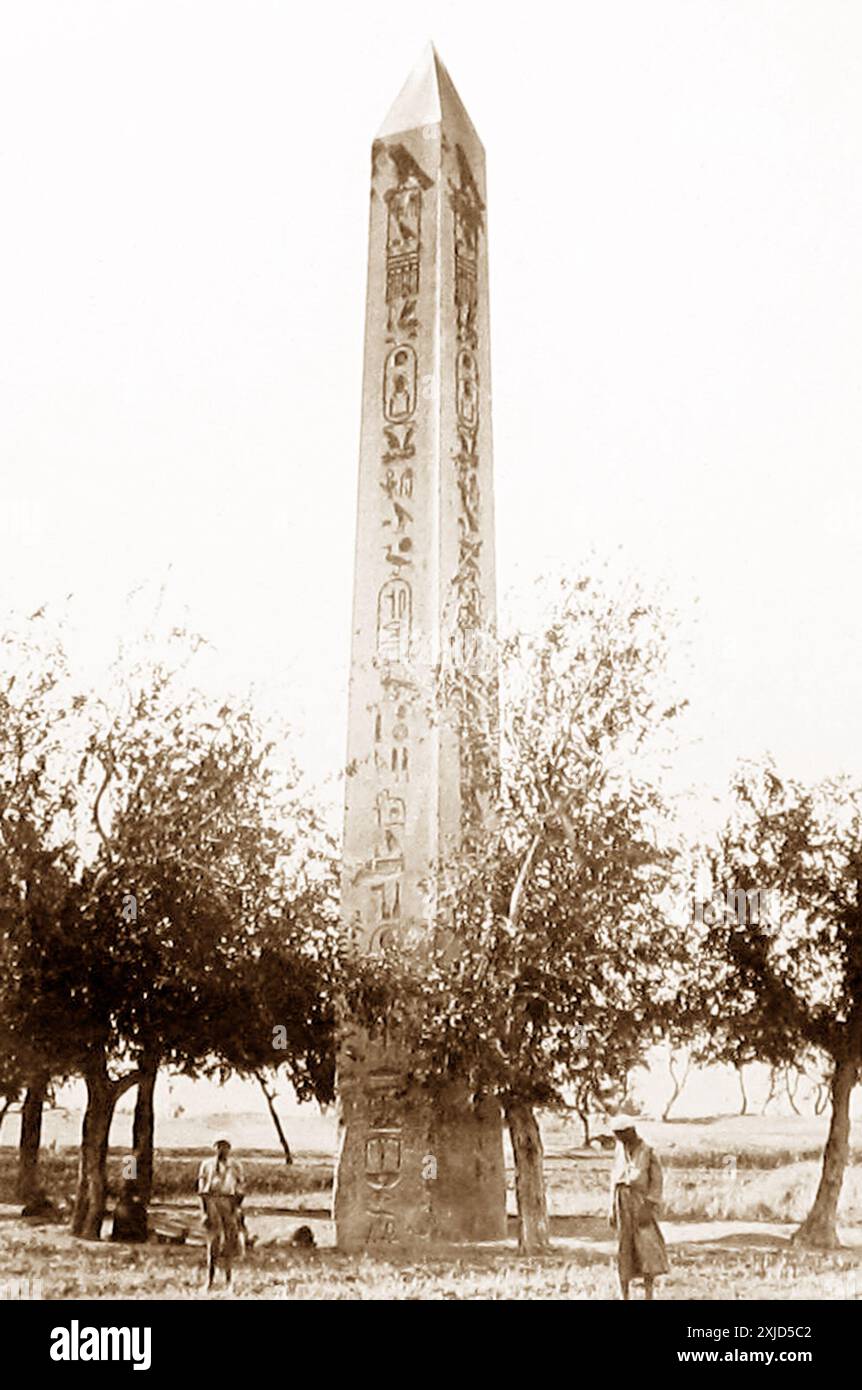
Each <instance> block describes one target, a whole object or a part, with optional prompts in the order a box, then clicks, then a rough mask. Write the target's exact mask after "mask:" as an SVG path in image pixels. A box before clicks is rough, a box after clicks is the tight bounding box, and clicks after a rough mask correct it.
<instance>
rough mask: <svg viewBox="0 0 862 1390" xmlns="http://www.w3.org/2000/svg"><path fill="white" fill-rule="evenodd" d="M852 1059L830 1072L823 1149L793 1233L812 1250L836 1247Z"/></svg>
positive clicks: (853, 1068)
mask: <svg viewBox="0 0 862 1390" xmlns="http://www.w3.org/2000/svg"><path fill="white" fill-rule="evenodd" d="M857 1076H858V1066H857V1064H856V1062H855V1061H847V1060H845V1061H842V1062H838V1063H837V1065H836V1067H835V1071H834V1073H833V1076H832V1118H831V1120H830V1122H829V1135H828V1137H827V1139H826V1148H825V1149H824V1150H823V1168H822V1170H821V1173H820V1184H819V1186H818V1188H817V1196H816V1197H815V1198H814V1205H813V1207H812V1208H811V1210H810V1212H809V1213H808V1215H807V1216H806V1218H805V1220H804V1221H803V1223H802V1225H801V1226H800V1227H799V1229H798V1230H797V1231H795V1232H794V1234H793V1241H794V1243H795V1244H797V1245H805V1246H808V1247H810V1248H811V1249H814V1250H837V1249H839V1248H840V1241H839V1239H838V1228H837V1220H838V1199H839V1198H840V1196H841V1186H842V1184H843V1182H844V1171H845V1169H846V1167H847V1159H848V1157H849V1153H850V1096H851V1093H852V1091H853V1087H854V1086H855V1084H856V1079H857Z"/></svg>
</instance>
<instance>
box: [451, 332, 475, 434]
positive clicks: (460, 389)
mask: <svg viewBox="0 0 862 1390" xmlns="http://www.w3.org/2000/svg"><path fill="white" fill-rule="evenodd" d="M455 393H456V404H457V408H458V423H459V425H463V426H464V427H465V428H466V429H467V430H472V431H475V429H476V427H477V426H478V424H479V366H478V363H477V362H476V358H475V356H474V354H473V351H472V349H471V348H466V347H463V348H461V350H460V352H459V353H458V357H457V359H456V363H455Z"/></svg>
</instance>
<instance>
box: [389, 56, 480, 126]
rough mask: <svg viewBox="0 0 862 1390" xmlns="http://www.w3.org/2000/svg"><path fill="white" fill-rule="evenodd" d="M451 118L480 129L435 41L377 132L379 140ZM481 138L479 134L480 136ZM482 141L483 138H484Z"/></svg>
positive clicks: (420, 60)
mask: <svg viewBox="0 0 862 1390" xmlns="http://www.w3.org/2000/svg"><path fill="white" fill-rule="evenodd" d="M448 120H453V121H455V122H456V123H457V122H459V121H463V122H465V123H466V125H467V127H468V128H469V129H470V130H471V131H472V132H473V134H474V135H476V130H475V127H474V125H473V122H472V121H471V120H470V117H469V116H468V115H467V111H466V109H465V107H464V103H463V102H462V100H461V98H460V97H459V95H458V93H457V91H456V90H455V85H454V83H453V81H452V79H451V77H450V76H449V74H448V72H447V71H446V68H445V65H444V64H443V62H442V60H441V58H440V55H439V53H438V52H437V50H436V48H435V47H434V45H433V43H429V44H427V45H426V47H425V48H424V50H423V52H422V56H421V58H420V59H419V62H418V63H417V64H416V66H415V68H414V69H413V71H412V72H411V74H410V76H409V77H408V79H407V81H406V82H405V83H404V86H403V87H402V88H401V91H400V92H399V93H398V96H397V97H396V98H395V101H394V102H393V103H392V105H391V107H390V108H389V112H388V114H387V116H386V119H385V120H384V122H383V124H382V125H381V127H380V129H379V130H378V132H377V138H378V140H383V139H385V138H386V137H387V136H390V135H400V134H401V133H402V132H403V131H406V130H417V129H419V128H420V127H422V126H433V125H440V124H441V123H443V122H446V121H448ZM476 138H477V140H478V138H479V137H478V135H476ZM480 143H481V141H480Z"/></svg>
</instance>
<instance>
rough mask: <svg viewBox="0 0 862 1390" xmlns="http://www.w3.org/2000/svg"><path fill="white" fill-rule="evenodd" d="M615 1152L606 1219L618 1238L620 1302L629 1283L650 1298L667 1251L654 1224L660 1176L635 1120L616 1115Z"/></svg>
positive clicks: (663, 1270) (665, 1266)
mask: <svg viewBox="0 0 862 1390" xmlns="http://www.w3.org/2000/svg"><path fill="white" fill-rule="evenodd" d="M611 1132H612V1134H613V1136H614V1139H615V1140H616V1144H617V1150H616V1154H615V1156H614V1165H613V1169H612V1171H611V1194H610V1195H611V1205H610V1213H609V1220H610V1224H611V1228H612V1229H613V1230H616V1233H617V1242H618V1245H617V1268H618V1270H619V1276H620V1289H621V1290H622V1295H623V1298H624V1299H628V1296H629V1284H630V1282H631V1281H632V1279H643V1281H644V1297H645V1298H648V1299H651V1298H652V1294H653V1280H654V1279H655V1276H656V1275H657V1274H667V1272H668V1263H667V1250H666V1248H665V1243H664V1238H663V1236H662V1233H661V1231H660V1230H659V1225H658V1221H657V1219H656V1218H657V1216H658V1210H659V1206H660V1204H661V1191H662V1171H661V1164H660V1163H659V1161H658V1157H657V1155H656V1154H655V1153H654V1152H653V1150H652V1149H651V1148H650V1146H649V1144H645V1143H644V1141H643V1140H642V1139H641V1137H640V1136H639V1134H638V1132H637V1130H636V1128H635V1124H634V1120H633V1119H632V1118H631V1117H630V1116H628V1115H618V1116H617V1118H616V1119H615V1120H614V1121H613V1123H612V1125H611Z"/></svg>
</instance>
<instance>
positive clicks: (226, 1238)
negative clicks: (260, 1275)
mask: <svg viewBox="0 0 862 1390" xmlns="http://www.w3.org/2000/svg"><path fill="white" fill-rule="evenodd" d="M213 1147H214V1149H215V1157H214V1158H205V1159H204V1161H203V1163H202V1164H201V1167H200V1172H199V1173H198V1195H199V1197H200V1199H201V1207H202V1208H203V1215H204V1225H205V1228H206V1233H207V1288H208V1289H211V1288H212V1286H213V1281H214V1279H215V1271H216V1264H217V1262H218V1260H219V1259H221V1260H222V1262H223V1264H224V1270H225V1282H226V1283H227V1284H230V1281H231V1273H232V1268H231V1266H232V1261H233V1257H234V1255H236V1254H237V1252H238V1250H239V1248H240V1221H241V1218H240V1207H241V1206H242V1202H243V1197H244V1196H245V1188H244V1185H243V1176H242V1167H241V1165H240V1164H239V1163H237V1161H236V1159H235V1158H231V1156H230V1141H229V1140H227V1139H218V1140H216V1143H215V1144H214V1145H213Z"/></svg>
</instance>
